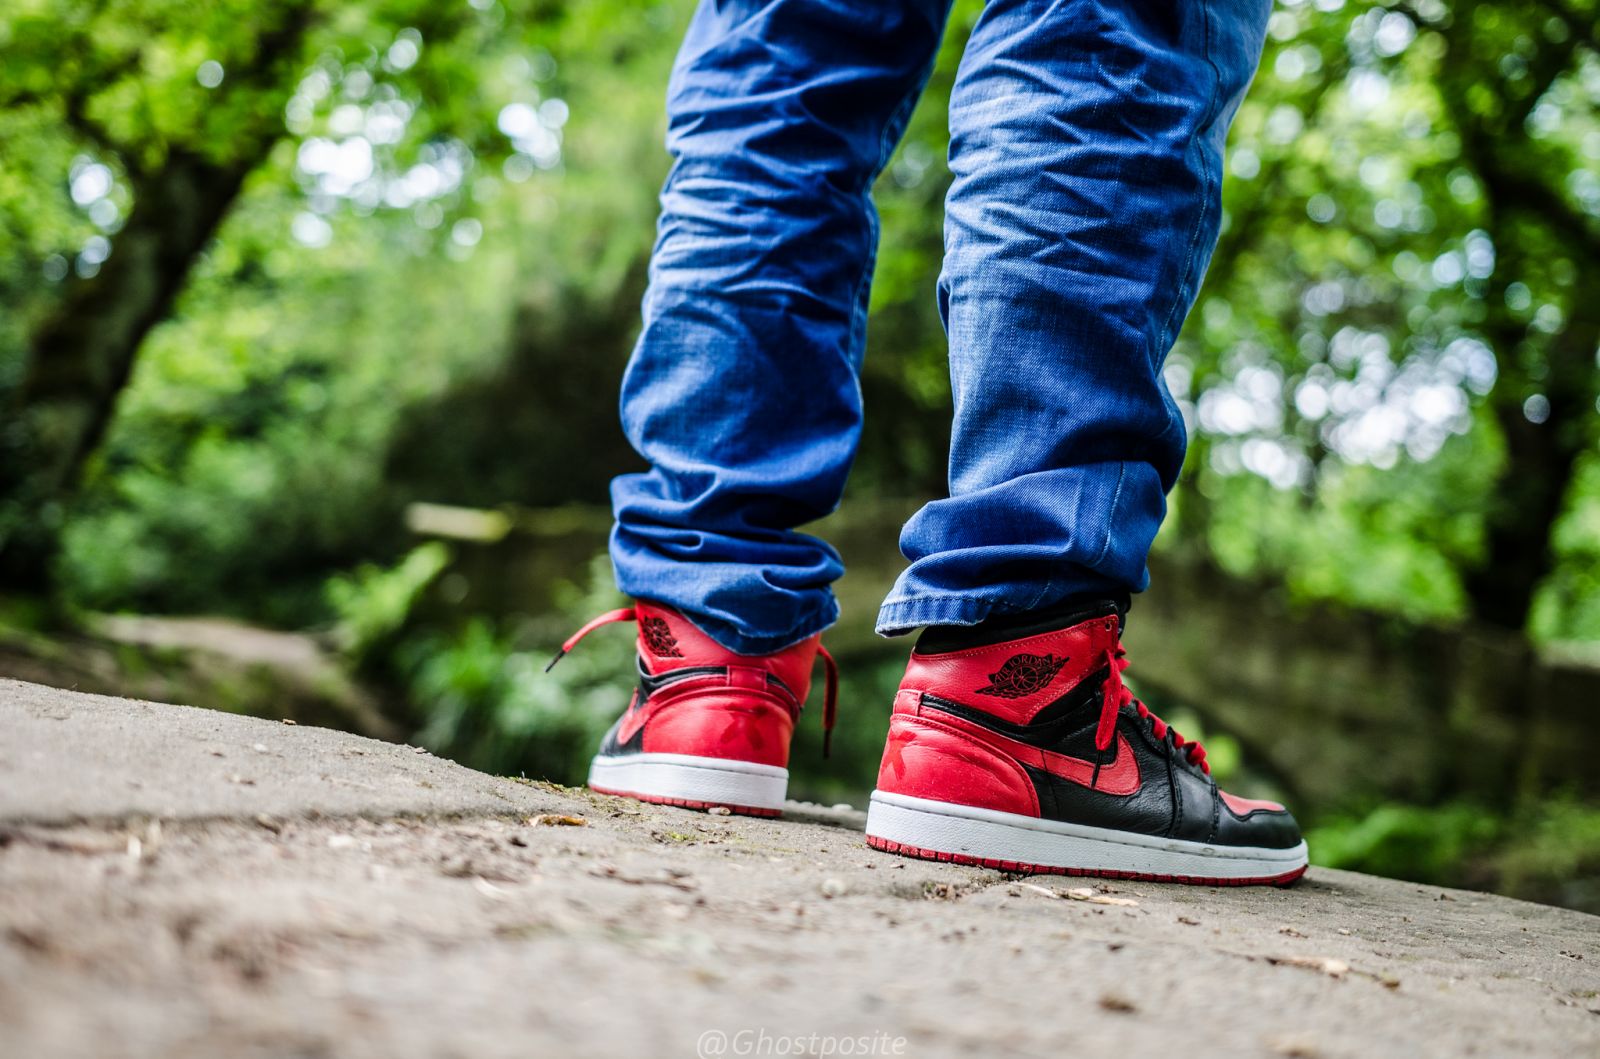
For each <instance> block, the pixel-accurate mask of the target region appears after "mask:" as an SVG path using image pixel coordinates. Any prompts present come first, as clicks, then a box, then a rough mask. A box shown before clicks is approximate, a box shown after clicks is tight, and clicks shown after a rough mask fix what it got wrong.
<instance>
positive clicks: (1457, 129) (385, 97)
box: [0, 0, 1600, 910]
mask: <svg viewBox="0 0 1600 1059" xmlns="http://www.w3.org/2000/svg"><path fill="white" fill-rule="evenodd" d="M979 8H980V4H979V3H977V2H976V0H958V2H957V3H956V5H955V11H954V15H953V17H952V19H951V25H950V30H949V33H948V34H947V39H946V42H945V46H944V48H943V50H942V52H941V55H940V59H939V62H938V66H937V69H936V71H935V73H934V76H933V80H932V83H931V85H930V87H929V90H928V93H927V95H926V97H925V99H924V100H923V102H922V104H921V106H920V107H919V109H918V110H917V112H916V115H915V118H914V119H913V121H912V124H911V128H910V131H909V133H908V135H907V137H906V140H905V142H904V144H903V145H902V146H901V148H900V150H899V151H898V152H897V153H896V155H895V156H894V159H893V161H892V162H891V164H890V165H889V167H888V169H887V170H886V171H885V173H884V174H883V177H882V179H881V181H880V183H879V187H878V203H879V207H880V210H881V213H882V218H883V245H882V250H881V254H880V264H879V268H878V273H877V278H876V281H875V285H874V288H873V299H872V317H871V324H870V334H869V355H868V359H867V366H866V374H865V377H864V379H863V389H864V391H865V394H866V401H867V420H866V433H865V438H864V442H863V447H862V453H861V458H860V461H859V464H858V466H857V470H856V474H855V476H854V479H853V481H852V484H851V489H850V496H849V497H847V499H846V503H845V507H844V509H843V511H842V512H841V514H840V515H838V516H835V517H833V518H832V519H830V520H828V522H829V525H828V526H827V527H825V528H824V529H825V532H828V533H829V534H830V536H832V538H833V539H835V540H836V541H837V542H838V543H839V544H840V547H841V549H842V551H843V552H844V555H845V558H846V561H847V563H848V564H849V565H850V573H849V574H847V575H846V578H845V580H844V581H843V582H842V583H841V585H840V594H841V597H842V599H843V601H844V603H845V606H846V611H847V618H846V619H845V621H844V622H843V623H841V625H840V626H839V627H838V628H837V629H836V630H835V631H834V633H833V634H832V638H831V642H832V643H834V645H835V647H836V650H837V651H838V653H839V654H841V656H842V657H843V661H844V663H845V666H846V681H845V685H844V689H845V694H844V701H843V710H842V720H841V732H840V736H839V738H838V739H837V740H836V750H835V760H834V761H832V762H829V763H828V765H827V767H823V763H822V762H821V760H820V755H819V753H818V746H819V743H820V740H819V738H818V736H817V733H816V732H815V731H814V730H813V729H814V728H816V727H817V722H816V721H815V719H814V718H811V717H810V716H809V713H810V711H808V716H807V717H806V718H803V719H802V737H801V739H800V742H799V744H798V746H797V748H796V754H795V763H794V772H795V781H794V791H795V793H796V794H797V795H799V796H802V797H810V798H813V799H819V800H825V801H834V800H841V799H843V800H853V801H856V802H857V804H860V800H861V799H862V798H863V797H864V795H865V792H866V791H867V790H869V789H870V787H871V784H872V777H873V775H874V772H875V768H876V759H877V754H878V751H879V749H880V747H881V738H882V733H883V730H884V728H885V726H886V719H887V710H888V704H889V700H890V696H891V694H892V689H893V687H894V685H895V683H896V681H897V680H898V676H899V668H900V666H901V664H902V662H903V651H904V649H905V647H904V644H903V642H884V641H879V640H876V639H875V638H873V637H872V636H871V635H870V625H871V620H872V616H873V611H874V610H875V606H876V600H877V597H878V596H879V595H881V592H882V591H883V589H884V588H885V587H886V586H887V584H888V583H889V581H890V580H891V579H892V577H893V575H894V574H895V572H896V564H897V562H898V557H897V556H896V555H895V553H894V539H895V534H896V532H897V530H898V525H899V521H900V519H902V518H903V517H904V516H905V515H906V514H907V513H908V512H909V511H910V510H912V509H913V508H914V506H915V504H916V503H917V502H918V501H919V500H920V499H923V498H926V497H931V496H934V495H938V494H939V493H940V492H941V491H942V489H943V488H944V459H945V451H946V446H947V442H948V437H947V434H946V433H945V430H946V427H945V424H946V423H947V421H948V412H949V404H950V394H949V386H948V381H947V377H946V369H945V360H944V347H943V336H942V333H941V331H940V327H939V322H938V317H937V315H936V312H935V307H934V300H933V297H932V286H933V280H934V277H935V275H936V274H937V270H938V265H939V253H940V246H941V232H940V210H941V201H942V197H943V194H944V191H945V188H946V186H947V182H948V172H947V169H946V167H945V164H944V155H945V145H946V136H945V131H944V129H945V113H944V111H945V101H946V98H947V96H948V90H949V86H950V81H951V77H952V76H953V73H954V70H955V64H956V60H957V58H958V57H959V54H960V51H961V47H962V44H963V41H964V39H965V36H966V33H967V31H968V29H969V27H970V26H971V24H972V22H973V20H974V18H975V17H976V14H977V11H978V10H979ZM689 9H690V5H689V0H626V2H625V0H585V2H582V3H579V2H576V0H571V2H567V0H341V2H338V3H334V2H332V0H183V2H179V0H13V2H12V3H9V4H7V5H6V6H5V9H4V11H3V12H0V58H3V63H0V231H3V233H4V238H3V239H0V305H3V306H4V312H3V313H0V592H3V594H0V673H5V674H8V675H13V676H18V677H22V678H24V679H32V680H38V681H45V682H53V683H58V684H63V685H68V686H76V687H81V688H85V689H90V690H103V691H119V692H124V693H129V694H138V695H145V696H149V697H157V698H166V699H170V700H175V701H185V702H192V703H196V704H202V705H211V706H218V707H221V708H227V709H234V710H245V711H252V712H257V713H262V714H266V715H275V716H294V717H297V718H300V719H303V720H308V721H314V722H318V723H326V724H336V725H341V726H344V727H349V728H353V729H355V730H358V731H363V732H367V733H369V734H374V735H379V736H383V737H386V738H395V739H407V740H413V741H418V742H421V743H424V744H426V745H428V746H430V747H432V748H434V749H436V750H437V751H439V752H441V753H444V754H449V755H451V756H453V757H456V758H458V759H460V760H463V761H466V762H468V763H470V764H473V765H476V766H478V767H482V768H488V769H494V770H499V771H501V772H507V773H512V774H516V773H527V774H529V775H540V776H548V777H552V778H555V779H559V780H563V781H566V782H581V779H582V776H583V774H584V770H585V767H586V763H587V759H588V755H589V753H590V752H591V750H592V747H593V745H594V743H595V741H596V739H597V738H598V736H599V734H600V733H601V732H602V731H603V730H604V728H605V727H606V725H607V724H609V722H610V720H611V719H612V717H613V716H614V715H615V713H616V712H617V711H618V710H619V709H620V708H621V706H622V705H623V703H624V702H625V698H626V694H627V690H626V683H627V679H628V673H629V652H630V649H631V647H630V643H629V641H628V637H627V635H626V634H625V633H618V634H615V635H608V636H605V637H596V638H594V639H593V640H591V641H590V642H589V643H586V644H585V646H584V649H583V651H582V652H580V653H578V654H577V655H576V656H574V657H573V658H572V659H570V660H569V661H568V662H566V663H565V664H564V665H563V666H562V667H561V668H560V669H557V670H556V671H555V673H554V674H553V675H552V676H550V677H545V676H543V675H542V674H541V673H540V669H541V668H542V665H543V662H544V661H545V659H546V658H547V657H548V652H549V651H550V650H551V649H552V647H553V645H554V644H555V643H557V642H559V640H560V639H561V638H562V636H563V635H565V633H566V632H568V631H569V630H570V628H571V627H573V625H574V624H575V622H577V621H578V620H580V619H581V618H583V617H586V616H588V615H589V614H590V613H592V612H593V611H595V610H596V609H599V608H601V607H604V606H607V605H609V604H610V603H611V602H612V600H613V598H614V593H613V591H612V589H611V588H610V576H609V569H608V567H607V565H606V563H605V561H604V558H603V554H602V552H603V543H604V533H605V513H604V510H603V508H602V506H601V505H604V503H605V498H606V491H605V490H606V483H607V481H608V479H609V478H610V477H611V476H612V475H614V474H616V473H618V472H619V471H623V470H629V469H632V468H633V467H634V466H635V465H636V463H637V457H635V456H634V454H633V453H632V452H631V451H630V450H629V448H628V447H627V445H626V443H625V441H624V440H623V438H622V436H621V434H620V431H619V430H618V428H617V426H616V425H615V422H614V407H615V388H616V382H617V379H618V377H619V374H620V371H621V367H622V365H623V363H624V361H625V359H626V357H627V353H628V350H629V347H630V343H631V339H632V336H633V334H634V332H635V329H636V327H637V306H638V299H639V297H640V294H641V293H642V289H643V283H644V273H645V265H646V261H647V255H648V251H649V247H650V244H651V240H652V236H653V222H654V216H655V196H656V191H657V189H658V186H659V183H660V180H661V178H662V176H663V175H664V173H665V167H666V163H667V159H666V157H665V155H664V152H663V150H662V148H661V146H660V144H661V138H662V134H663V126H664V118H663V114H662V109H663V108H662V99H663V95H664V87H665V82H666V76H667V72H668V69H669V67H670V63H671V59H672V55H673V52H674V50H675V46H676V42H677V37H678V35H679V33H680V32H681V29H682V27H683V25H684V24H685V22H686V20H687V17H688V14H689ZM1597 26H1600V18H1597V12H1596V10H1595V7H1594V4H1593V0H1516V2H1507V3H1473V4H1454V5H1453V4H1447V3H1444V2H1442V0H1416V2H1412V3H1368V2H1365V0H1297V2H1289V3H1281V4H1280V6H1279V7H1278V8H1277V9H1276V10H1275V12H1274V13H1273V15H1272V21H1271V27H1270V31H1269V40H1268V42H1267V48H1266V54H1265V58H1264V60H1263V64H1262V69H1261V73H1260V75H1259V76H1258V78H1257V80H1256V83H1255V87H1254V89H1253V90H1252V92H1251V94H1250V97H1249V99H1248V101H1247V102H1246V103H1245V105H1244V107H1243V109H1242V110H1241V112H1240V114H1239V117H1238V120H1237V123H1236V125H1235V127H1234V129H1233V134H1232V140H1231V149H1230V154H1229V159H1228V180H1227V182H1226V185H1225V189H1224V198H1225V206H1226V217H1225V227H1224V231H1223V235H1222V239H1221V244H1220V245H1219V247H1218V250H1217V254H1216V257H1215V259H1214V263H1213V265H1212V268H1211V272H1210V274H1209V278H1208V280H1207V283H1206V286H1205V289H1204V290H1203V292H1202V294H1201V297H1200V299H1199V302H1198V303H1197V306H1196V308H1195V311H1194V312H1193V313H1192V314H1191V317H1190V319H1189V320H1188V322H1187V325H1186V327H1185V330H1184V331H1183V333H1182V336H1181V338H1180V340H1179V343H1178V346H1177V348H1176V350H1175V351H1174V352H1173V354H1172V357H1171V359H1170V361H1169V363H1168V366H1167V379H1168V382H1169V384H1170V386H1171V389H1172V391H1173V393H1174V395H1175V396H1177V397H1178V398H1179V399H1180V401H1181V403H1182V405H1183V408H1184V412H1185V415H1186V417H1187V419H1188V425H1189V427H1190V433H1191V436H1192V439H1193V440H1192V446H1191V449H1190V453H1189V459H1188V463H1187V465H1186V468H1185V472H1184V474H1183V477H1182V480H1181V482H1180V484H1179V487H1178V489H1177V492H1176V495H1175V497H1174V504H1173V517H1172V518H1171V519H1170V521H1169V524H1168V525H1167V527H1166V529H1165V530H1164V531H1163V535H1162V538H1161V540H1160V541H1159V542H1158V547H1157V554H1156V555H1155V556H1154V558H1153V559H1152V564H1153V567H1154V573H1155V587H1154V588H1153V590H1152V592H1151V593H1149V594H1148V595H1147V596H1146V597H1143V598H1141V599H1140V600H1138V601H1137V602H1136V604H1135V608H1134V613H1133V616H1132V622H1131V627H1130V645H1131V647H1132V649H1133V653H1134V662H1135V665H1134V669H1133V670H1132V675H1133V676H1134V677H1138V676H1139V675H1140V674H1141V672H1142V673H1143V674H1144V678H1143V680H1142V681H1140V682H1139V688H1140V690H1141V692H1143V693H1144V694H1145V697H1146V698H1147V700H1149V701H1151V702H1152V704H1153V705H1154V706H1155V707H1156V708H1157V709H1158V711H1162V712H1166V713H1169V714H1170V715H1172V717H1173V719H1175V720H1176V721H1177V723H1178V725H1179V727H1180V728H1181V729H1183V730H1184V731H1185V732H1186V733H1187V734H1190V735H1199V736H1202V737H1204V738H1206V739H1207V741H1208V743H1211V744H1213V745H1214V749H1213V752H1212V760H1213V761H1214V762H1216V763H1217V764H1218V771H1219V773H1221V774H1222V776H1223V778H1224V779H1225V780H1226V781H1227V782H1229V783H1230V784H1231V785H1232V786H1234V787H1235V788H1236V789H1239V790H1240V791H1241V792H1242V793H1253V792H1276V793H1278V794H1281V795H1283V796H1285V797H1287V798H1290V799H1292V800H1293V801H1294V802H1295V805H1296V808H1297V810H1299V811H1300V813H1301V816H1302V819H1303V820H1305V821H1306V822H1308V823H1309V824H1310V825H1311V841H1312V850H1313V858H1314V859H1315V860H1318V861H1320V862H1322V863H1326V864H1336V865H1344V866H1352V867H1359V868H1365V869H1369V870H1375V871H1380V872H1384V873H1388V874H1394V875H1400V876H1403V877H1407V878H1413V879H1417V880H1420V881H1430V882H1438V883H1453V884H1464V885H1471V886H1480V887H1489V888H1496V889H1500V890H1503V891H1506V892H1510V893H1516V894H1520V895H1524V896H1529V897H1533V898H1537V899H1541V900H1548V901H1556V902H1561V903H1566V904H1570V905H1574V906H1577V907H1583V908H1588V909H1591V910H1600V770H1597V769H1596V768H1595V766H1594V764H1593V761H1594V755H1593V752H1592V751H1591V750H1590V749H1589V746H1588V744H1589V742H1590V737H1589V735H1588V725H1589V724H1590V722H1591V721H1592V720H1593V717H1594V714H1595V711H1596V707H1597V705H1600V453H1597V447H1596V442H1597V437H1600V430H1597V422H1600V405H1597V399H1600V369H1597V362H1596V349H1597V345H1600V116H1597V107H1596V103H1597V101H1600V29H1597Z"/></svg>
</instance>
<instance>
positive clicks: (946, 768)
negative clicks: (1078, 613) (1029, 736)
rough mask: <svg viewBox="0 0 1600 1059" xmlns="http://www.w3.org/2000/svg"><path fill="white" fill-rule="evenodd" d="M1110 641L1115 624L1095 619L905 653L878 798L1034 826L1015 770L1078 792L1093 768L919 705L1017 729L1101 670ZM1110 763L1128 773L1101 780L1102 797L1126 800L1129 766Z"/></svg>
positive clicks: (1133, 781) (1028, 789)
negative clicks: (952, 706)
mask: <svg viewBox="0 0 1600 1059" xmlns="http://www.w3.org/2000/svg"><path fill="white" fill-rule="evenodd" d="M1117 634H1118V629H1117V622H1116V619H1115V618H1114V617H1102V618H1094V619H1091V620H1089V621H1084V622H1080V623H1079V624H1077V625H1074V626H1071V627H1070V628H1066V629H1059V630H1056V631H1054V632H1048V633H1041V634H1039V635H1037V636H1029V637H1026V638H1023V639H1018V640H1006V641H1004V642H1003V643H998V644H992V645H990V646H986V647H973V648H968V649H967V650H963V651H948V652H944V653H941V654H919V653H917V652H915V651H913V652H912V654H911V660H910V662H909V663H907V665H906V675H905V678H904V679H903V680H901V682H900V690H899V692H898V693H897V694H896V695H895V700H894V713H893V715H892V716H891V717H890V719H889V739H888V743H887V744H886V745H885V747H884V752H883V763H882V765H881V766H880V767H879V769H878V789H879V790H881V791H889V792H892V793H895V794H905V795H909V796H911V797H915V798H929V799H933V800H935V801H944V802H953V803H955V804H958V805H974V806H978V807H979V808H983V809H994V810H997V811H999V812H1006V813H1017V814H1020V815H1023V816H1035V817H1036V816H1038V815H1039V796H1038V792H1037V791H1036V790H1035V788H1034V785H1033V781H1032V780H1031V779H1029V777H1028V774H1027V772H1026V771H1024V769H1023V764H1024V763H1027V764H1030V765H1033V766H1035V767H1046V766H1048V767H1051V768H1053V769H1054V770H1055V771H1057V772H1059V773H1061V774H1063V775H1075V774H1077V773H1080V772H1081V773H1082V774H1083V777H1082V782H1084V783H1087V782H1088V781H1089V777H1090V775H1091V774H1092V772H1093V765H1092V764H1090V763H1088V762H1080V761H1075V760H1069V759H1062V758H1060V755H1052V754H1048V753H1047V752H1046V751H1042V750H1039V749H1038V748H1036V747H1031V746H1028V745H1026V744H1024V743H1019V742H1017V741H1015V740H1012V739H1007V738H1006V737H1004V736H1001V735H999V734H997V733H995V732H992V731H990V730H988V729H986V728H984V727H983V726H981V725H977V724H973V723H972V722H970V721H965V720H963V719H962V718H960V717H956V716H954V715H952V714H950V713H948V712H946V711H942V710H924V709H923V708H922V695H923V693H924V692H927V693H929V694H931V695H935V696H938V697H939V698H941V699H946V700H949V701H952V702H959V703H961V704H962V705H965V706H971V707H973V708H974V709H978V710H982V711H984V712H985V713H988V714H991V715H993V716H995V717H997V718H1000V719H1001V720H1004V721H1009V722H1012V723H1015V724H1026V723H1028V722H1029V721H1031V720H1032V719H1033V717H1034V715H1035V714H1037V713H1038V712H1039V711H1040V710H1042V709H1043V708H1044V707H1045V706H1047V705H1049V704H1050V703H1052V702H1054V701H1055V700H1057V699H1059V698H1060V697H1061V696H1062V695H1063V694H1065V693H1066V691H1067V690H1068V689H1070V688H1071V687H1073V685H1075V684H1077V683H1078V682H1080V681H1082V680H1083V679H1084V678H1085V677H1087V676H1089V675H1090V674H1092V673H1094V672H1096V671H1097V670H1100V669H1103V668H1104V667H1105V666H1106V665H1107V659H1108V658H1109V655H1110V652H1112V651H1114V650H1115V649H1116V647H1117ZM1120 757H1121V760H1122V761H1123V762H1124V763H1126V765H1128V766H1131V771H1130V773H1129V775H1127V776H1126V777H1124V776H1122V775H1120V774H1115V775H1113V774H1109V773H1108V774H1107V775H1105V776H1103V777H1101V778H1102V779H1104V780H1106V781H1108V782H1109V783H1110V784H1111V785H1112V786H1113V787H1115V788H1116V789H1115V791H1113V792H1110V793H1131V789H1133V788H1136V787H1137V785H1138V783H1139V774H1138V771H1137V766H1134V765H1133V755H1132V754H1131V753H1129V754H1122V755H1120ZM1046 758H1051V759H1052V760H1050V761H1048V762H1047V761H1046V760H1045V759H1046ZM1129 785H1132V786H1131V787H1129ZM1125 787H1126V788H1129V789H1127V790H1125V789H1124V788H1125Z"/></svg>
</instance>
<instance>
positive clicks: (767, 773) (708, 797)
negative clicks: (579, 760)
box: [589, 754, 789, 816]
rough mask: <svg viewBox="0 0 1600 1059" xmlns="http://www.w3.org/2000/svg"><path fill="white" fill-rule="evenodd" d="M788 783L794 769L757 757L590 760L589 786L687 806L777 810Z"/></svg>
mask: <svg viewBox="0 0 1600 1059" xmlns="http://www.w3.org/2000/svg"><path fill="white" fill-rule="evenodd" d="M788 788H789V770H788V769H786V768H780V767H778V766H776V765H759V764H757V763H755V762H753V761H732V760H727V759H723V758H710V757H695V756H693V755H690V754H625V755H621V756H618V757H605V756H603V755H602V756H598V757H596V758H595V759H594V761H593V762H592V763H591V764H590V765H589V789H590V790H592V791H596V792H598V793H600V794H617V795H621V796H623V797H625V798H634V799H637V800H639V801H641V802H653V803H655V804H657V805H676V806H679V807H680V808H684V809H718V808H722V809H728V810H730V811H731V812H735V813H740V814H742V815H745V816H777V815H779V814H780V813H781V812H782V811H783V798H784V795H785V794H786V793H787V792H788Z"/></svg>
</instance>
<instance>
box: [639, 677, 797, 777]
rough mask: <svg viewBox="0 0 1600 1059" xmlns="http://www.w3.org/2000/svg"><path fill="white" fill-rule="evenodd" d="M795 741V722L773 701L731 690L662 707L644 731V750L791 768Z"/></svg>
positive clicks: (688, 697) (709, 692)
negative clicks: (790, 756)
mask: <svg viewBox="0 0 1600 1059" xmlns="http://www.w3.org/2000/svg"><path fill="white" fill-rule="evenodd" d="M793 736H794V718H793V716H792V715H791V714H790V712H789V710H788V708H787V707H786V706H784V705H782V704H781V703H779V702H778V701H776V700H775V699H772V698H771V697H769V696H766V695H762V694H751V693H748V692H745V693H741V692H739V691H737V690H731V689H719V690H714V691H713V690H706V691H699V692H695V693H691V694H684V695H679V696H674V697H673V699H672V700H671V701H670V702H664V703H662V704H661V706H660V708H659V709H658V710H657V711H656V713H655V715H654V716H653V717H651V718H650V721H649V723H648V724H646V725H645V729H644V746H643V749H644V750H645V751H646V752H647V753H652V754H687V755H689V756H691V757H712V758H723V759H725V760H731V761H750V762H754V763H756V764H758V765H776V766H778V767H779V768H787V767H788V764H789V742H790V740H791V739H792V738H793Z"/></svg>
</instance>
